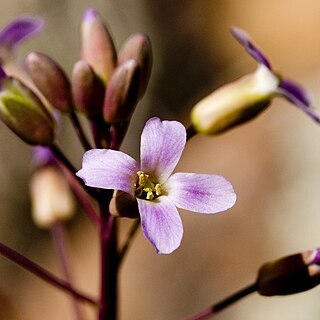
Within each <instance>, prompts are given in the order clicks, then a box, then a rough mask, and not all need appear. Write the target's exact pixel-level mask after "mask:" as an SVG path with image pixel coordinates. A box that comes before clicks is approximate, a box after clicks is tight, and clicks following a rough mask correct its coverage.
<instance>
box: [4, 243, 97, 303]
mask: <svg viewBox="0 0 320 320" xmlns="http://www.w3.org/2000/svg"><path fill="white" fill-rule="evenodd" d="M0 254H1V255H3V256H4V257H6V258H7V259H9V260H11V261H13V262H14V263H16V264H18V265H19V266H20V267H22V268H24V269H25V270H27V271H29V272H31V273H33V274H34V275H36V276H37V277H39V278H41V279H42V280H44V281H46V282H47V283H49V284H51V285H53V286H55V287H57V288H58V289H61V290H63V291H66V292H67V293H69V294H71V295H72V296H74V297H75V298H76V299H78V300H82V301H84V302H88V303H90V304H92V305H94V306H98V305H99V304H98V303H97V302H96V301H95V300H94V299H93V298H91V297H89V296H87V295H85V294H83V293H81V292H80V291H78V290H76V289H75V288H73V287H72V286H71V285H70V284H69V283H68V282H67V281H64V280H61V279H60V278H58V277H57V276H55V275H54V274H52V273H50V272H49V271H47V270H46V269H44V268H42V267H41V266H39V265H38V264H36V263H35V262H33V261H31V260H30V259H28V258H27V257H25V256H23V255H21V254H20V253H18V252H17V251H15V250H13V249H11V248H9V247H8V246H6V245H4V244H3V243H0Z"/></svg>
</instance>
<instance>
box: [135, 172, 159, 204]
mask: <svg viewBox="0 0 320 320" xmlns="http://www.w3.org/2000/svg"><path fill="white" fill-rule="evenodd" d="M149 177H150V176H149V175H148V174H146V173H144V172H142V171H138V172H137V182H136V183H135V188H136V191H135V195H136V197H137V198H140V199H143V200H154V199H156V198H158V197H159V196H161V195H162V194H163V189H162V186H161V184H160V183H154V182H152V181H151V180H150V179H149Z"/></svg>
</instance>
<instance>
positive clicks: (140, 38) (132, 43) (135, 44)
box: [118, 33, 152, 98]
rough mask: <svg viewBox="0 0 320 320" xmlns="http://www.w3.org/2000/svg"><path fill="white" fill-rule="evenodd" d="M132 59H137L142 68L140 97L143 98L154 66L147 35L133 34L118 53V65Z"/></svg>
mask: <svg viewBox="0 0 320 320" xmlns="http://www.w3.org/2000/svg"><path fill="white" fill-rule="evenodd" d="M130 59H134V60H136V61H137V63H138V65H139V67H140V70H141V77H140V86H139V98H142V96H143V94H144V93H145V91H146V88H147V85H148V81H149V78H150V73H151V67H152V48H151V42H150V40H149V38H148V37H147V36H146V35H144V34H142V33H136V34H133V35H132V36H131V37H129V38H128V39H127V40H126V42H125V43H124V44H123V46H122V48H121V50H120V52H119V55H118V65H120V64H122V63H124V62H125V61H127V60H130Z"/></svg>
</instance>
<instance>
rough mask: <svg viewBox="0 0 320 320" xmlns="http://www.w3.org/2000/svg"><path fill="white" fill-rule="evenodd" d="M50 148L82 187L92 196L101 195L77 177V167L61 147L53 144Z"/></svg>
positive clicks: (59, 162)
mask: <svg viewBox="0 0 320 320" xmlns="http://www.w3.org/2000/svg"><path fill="white" fill-rule="evenodd" d="M49 148H50V150H51V152H52V153H53V155H54V156H55V159H56V160H57V161H58V164H61V165H62V166H63V167H65V168H66V169H67V170H68V171H69V172H70V173H71V174H72V175H73V176H74V178H75V179H76V180H78V182H79V184H80V185H81V186H82V188H83V189H84V190H86V192H87V193H89V194H90V195H91V196H92V197H94V198H96V199H97V198H98V197H99V193H98V192H97V191H96V189H93V188H88V187H87V186H86V185H85V184H84V182H83V180H82V179H80V178H77V177H76V173H77V170H76V168H75V167H74V166H73V165H72V164H71V162H70V161H69V160H68V159H67V157H66V156H65V155H64V153H63V152H62V151H61V150H60V148H59V147H58V146H57V145H56V144H52V145H51V146H50V147H49Z"/></svg>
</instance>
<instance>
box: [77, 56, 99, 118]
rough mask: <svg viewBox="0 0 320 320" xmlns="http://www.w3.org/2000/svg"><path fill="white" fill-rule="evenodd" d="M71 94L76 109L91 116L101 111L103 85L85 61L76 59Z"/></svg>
mask: <svg viewBox="0 0 320 320" xmlns="http://www.w3.org/2000/svg"><path fill="white" fill-rule="evenodd" d="M71 84H72V96H73V101H74V105H75V108H76V110H77V111H79V112H83V113H84V114H85V115H87V116H88V117H92V116H94V115H96V114H98V113H99V112H100V111H102V107H103V100H104V93H105V87H104V85H103V83H102V82H101V80H100V79H99V78H98V76H96V74H95V73H94V71H93V69H92V68H91V67H90V66H89V64H88V63H87V62H86V61H83V60H80V61H78V62H77V63H76V64H75V65H74V68H73V73H72V80H71Z"/></svg>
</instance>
